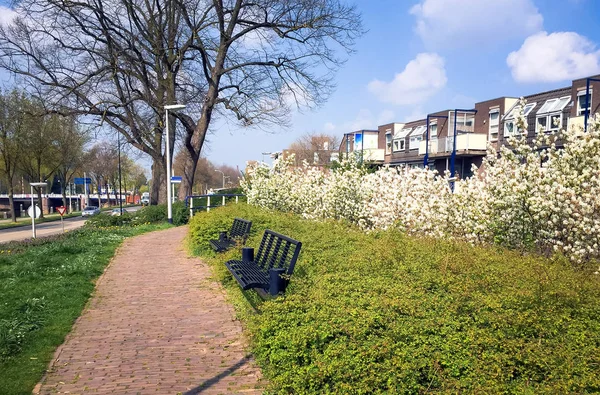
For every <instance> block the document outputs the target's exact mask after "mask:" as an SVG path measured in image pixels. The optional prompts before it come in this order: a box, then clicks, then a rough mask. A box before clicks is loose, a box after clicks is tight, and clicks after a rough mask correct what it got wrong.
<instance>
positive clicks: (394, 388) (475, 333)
mask: <svg viewBox="0 0 600 395" xmlns="http://www.w3.org/2000/svg"><path fill="white" fill-rule="evenodd" d="M234 217H242V218H246V219H249V220H252V221H253V225H252V227H253V234H252V236H251V237H250V239H249V240H248V243H247V244H248V245H250V246H257V245H258V243H259V240H260V237H261V236H262V232H263V231H264V229H265V228H270V229H273V230H276V231H278V232H281V233H283V234H286V235H289V236H291V237H293V238H295V239H298V240H300V241H302V242H303V247H302V248H303V250H302V253H301V256H300V259H299V261H298V265H297V267H296V271H295V273H294V275H293V277H292V279H291V283H290V286H289V288H288V291H287V294H286V296H284V297H279V298H277V299H273V300H268V301H261V300H260V299H259V298H257V297H256V295H255V294H254V293H253V292H245V293H242V292H241V291H239V287H238V286H237V284H236V283H235V282H234V280H232V279H231V277H230V275H229V274H228V272H227V270H226V269H225V268H224V266H223V262H224V261H225V260H226V259H231V258H234V257H235V258H238V257H239V256H240V251H239V250H236V251H230V252H227V253H226V254H224V255H220V256H217V255H215V254H214V253H213V252H211V250H210V248H209V246H208V243H207V240H208V239H210V238H214V237H216V236H218V232H219V231H220V230H224V229H228V228H229V227H230V225H231V221H232V219H233V218H234ZM189 242H190V244H191V246H192V247H193V248H194V249H195V250H196V251H197V252H198V253H199V254H201V255H202V256H203V257H204V258H205V260H206V261H207V262H209V264H211V265H212V266H213V268H214V272H215V275H216V277H217V278H218V279H219V280H220V281H221V282H222V283H223V284H224V285H225V287H226V288H227V290H228V293H229V295H230V296H231V299H232V300H233V301H234V303H235V305H236V307H237V308H238V314H239V316H240V318H241V319H242V320H243V322H244V323H245V326H246V330H247V332H248V334H249V336H250V339H251V344H252V351H253V352H254V355H255V356H256V358H257V361H258V363H259V364H260V365H261V367H262V369H263V373H264V375H265V377H266V379H267V380H268V381H269V385H270V388H269V391H270V392H272V393H339V394H343V393H402V394H405V393H406V394H420V393H426V392H434V393H515V394H516V393H518V394H540V393H547V394H557V393H597V392H599V391H600V304H599V303H598V300H599V299H600V276H598V275H593V274H592V273H590V272H583V271H579V270H575V269H573V268H572V267H571V266H570V265H569V264H568V263H567V262H565V261H563V260H561V259H559V258H556V259H554V260H548V259H541V258H539V257H534V256H524V255H520V254H518V253H516V252H511V251H506V250H500V249H494V248H479V247H472V246H469V245H467V244H463V243H455V242H448V241H440V240H433V239H420V238H414V237H407V236H405V235H403V234H400V233H399V232H397V231H387V232H377V233H372V234H364V233H363V232H361V231H359V230H357V229H356V228H354V227H351V226H347V225H344V224H340V223H336V222H324V223H315V222H310V221H305V220H302V219H300V218H298V217H295V216H290V215H286V214H281V213H275V212H269V211H264V210H260V209H257V208H253V207H249V206H246V205H237V206H236V205H232V206H229V207H225V208H219V209H215V210H211V212H210V213H199V214H198V215H196V216H195V217H194V218H193V220H192V222H191V225H190V236H189ZM254 308H256V310H257V311H258V312H259V313H260V314H256V313H255V311H254Z"/></svg>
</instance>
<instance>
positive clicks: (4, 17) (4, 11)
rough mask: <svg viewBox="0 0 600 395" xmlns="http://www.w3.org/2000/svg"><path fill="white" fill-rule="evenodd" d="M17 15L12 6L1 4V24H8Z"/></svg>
mask: <svg viewBox="0 0 600 395" xmlns="http://www.w3.org/2000/svg"><path fill="white" fill-rule="evenodd" d="M16 16H17V13H16V12H15V11H13V10H12V9H11V8H8V7H4V6H2V5H0V25H8V24H9V23H10V22H12V20H13V19H14V18H15V17H16Z"/></svg>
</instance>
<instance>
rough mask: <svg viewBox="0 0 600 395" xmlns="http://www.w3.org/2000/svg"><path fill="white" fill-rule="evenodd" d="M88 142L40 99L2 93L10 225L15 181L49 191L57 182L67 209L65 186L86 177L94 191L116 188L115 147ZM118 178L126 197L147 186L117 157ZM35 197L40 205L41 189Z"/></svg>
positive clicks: (135, 168)
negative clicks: (41, 184)
mask: <svg viewBox="0 0 600 395" xmlns="http://www.w3.org/2000/svg"><path fill="white" fill-rule="evenodd" d="M92 140H93V135H92V130H91V129H90V128H86V127H85V124H83V123H82V122H80V121H79V120H78V118H77V117H75V116H62V115H60V114H56V113H54V114H53V113H48V112H47V111H46V109H45V106H44V103H42V102H41V101H40V99H39V98H37V97H35V96H33V95H29V94H27V93H25V92H23V91H19V90H13V91H4V92H0V177H1V178H2V183H3V184H4V185H5V187H6V192H7V193H8V198H9V206H10V216H11V218H12V220H13V221H16V215H15V204H14V195H15V189H16V187H17V184H18V183H19V180H25V181H26V182H27V183H31V182H49V183H50V184H49V187H51V186H52V184H53V183H54V182H56V183H57V184H58V185H59V188H60V193H61V194H62V199H63V205H64V206H65V207H67V186H68V185H69V184H71V183H72V182H73V181H74V177H76V176H79V177H81V176H83V174H84V172H85V173H87V175H89V177H91V178H92V179H93V182H94V184H95V185H96V189H97V190H99V189H101V188H102V186H104V187H105V188H106V187H107V186H108V185H111V186H112V187H113V188H115V186H117V187H118V185H119V184H118V168H119V166H118V147H117V146H116V145H115V143H114V142H109V141H103V142H96V144H94V145H92ZM121 174H122V178H123V180H122V181H123V185H122V186H123V190H124V191H125V190H132V191H137V190H139V188H140V187H141V186H142V185H144V184H146V183H147V180H146V177H145V174H144V169H143V168H141V167H140V166H139V165H137V164H135V162H134V161H133V160H132V159H131V158H130V157H129V156H128V155H127V154H126V153H122V155H121ZM23 187H24V185H22V186H21V189H23ZM34 191H35V193H36V194H37V196H38V201H41V198H42V192H43V191H42V188H34ZM21 192H25V191H23V190H21ZM42 216H43V213H42Z"/></svg>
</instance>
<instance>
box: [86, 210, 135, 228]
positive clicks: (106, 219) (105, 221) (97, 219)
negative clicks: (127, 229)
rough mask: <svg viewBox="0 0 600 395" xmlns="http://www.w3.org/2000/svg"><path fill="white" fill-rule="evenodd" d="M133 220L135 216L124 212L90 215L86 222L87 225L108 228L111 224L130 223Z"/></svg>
mask: <svg viewBox="0 0 600 395" xmlns="http://www.w3.org/2000/svg"><path fill="white" fill-rule="evenodd" d="M132 220H133V216H132V215H131V214H129V213H123V215H115V216H113V215H108V214H104V213H103V214H100V215H94V216H93V217H90V218H89V219H88V220H87V221H86V222H85V226H87V227H92V228H108V227H111V226H123V225H130V224H131V222H132Z"/></svg>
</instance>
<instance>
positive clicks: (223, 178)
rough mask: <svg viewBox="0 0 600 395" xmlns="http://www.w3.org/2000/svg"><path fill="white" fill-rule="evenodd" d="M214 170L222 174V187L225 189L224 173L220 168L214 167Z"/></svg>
mask: <svg viewBox="0 0 600 395" xmlns="http://www.w3.org/2000/svg"><path fill="white" fill-rule="evenodd" d="M215 171H218V172H219V173H221V174H222V175H223V189H225V173H223V172H222V171H221V170H219V169H215Z"/></svg>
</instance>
